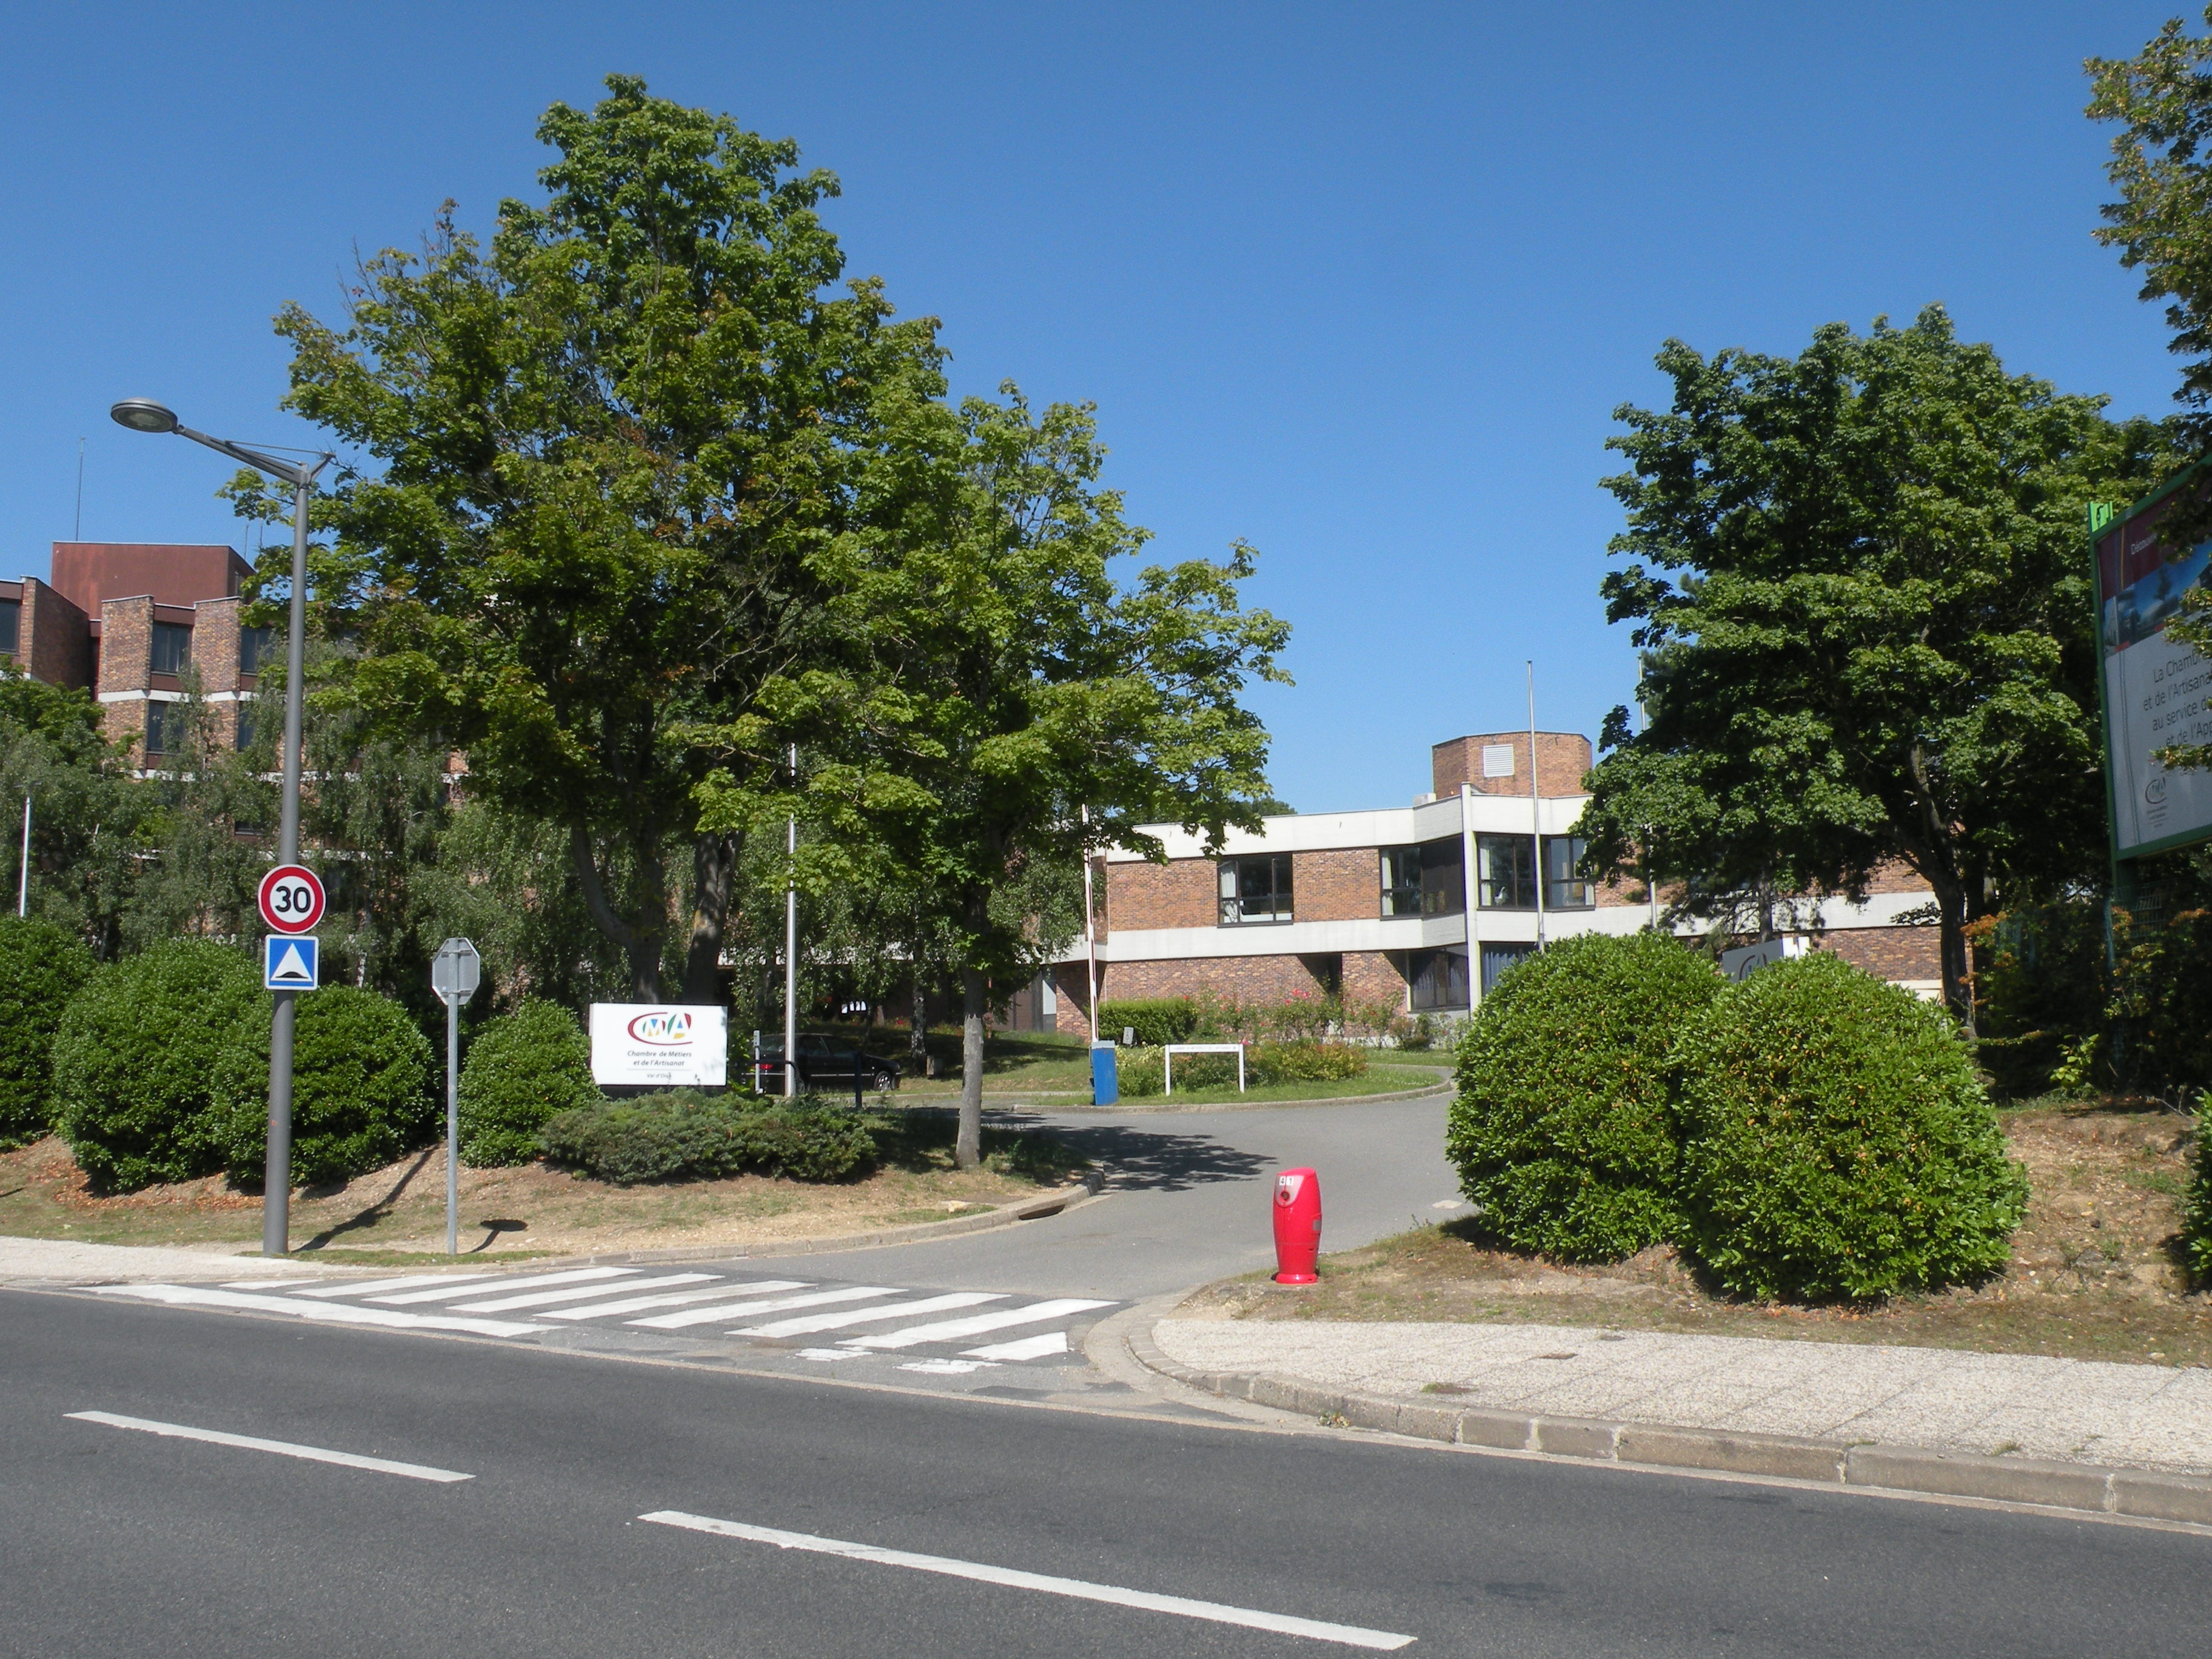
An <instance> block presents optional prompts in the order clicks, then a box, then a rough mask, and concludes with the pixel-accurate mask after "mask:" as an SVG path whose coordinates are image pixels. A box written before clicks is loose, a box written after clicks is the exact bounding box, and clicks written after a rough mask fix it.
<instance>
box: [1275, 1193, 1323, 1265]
mask: <svg viewBox="0 0 2212 1659" xmlns="http://www.w3.org/2000/svg"><path fill="white" fill-rule="evenodd" d="M1320 1255H1321V1176H1319V1175H1318V1174H1316V1172H1315V1171H1313V1170H1284V1171H1283V1172H1282V1173H1281V1174H1280V1175H1279V1176H1276V1177H1275V1268H1276V1272H1275V1283H1277V1284H1278V1285H1310V1284H1312V1283H1313V1282H1314V1279H1315V1277H1316V1275H1315V1273H1314V1262H1315V1261H1316V1258H1317V1257H1319V1256H1320Z"/></svg>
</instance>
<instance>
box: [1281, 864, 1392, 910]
mask: <svg viewBox="0 0 2212 1659" xmlns="http://www.w3.org/2000/svg"><path fill="white" fill-rule="evenodd" d="M1291 903H1292V905H1293V906H1294V907H1295V911H1296V915H1297V920H1298V921H1369V920H1370V919H1372V918H1374V917H1376V916H1379V915H1382V914H1383V860H1382V854H1381V853H1380V851H1379V850H1377V849H1376V848H1372V847H1347V848H1331V849H1329V850H1328V851H1326V852H1320V853H1293V854H1291Z"/></svg>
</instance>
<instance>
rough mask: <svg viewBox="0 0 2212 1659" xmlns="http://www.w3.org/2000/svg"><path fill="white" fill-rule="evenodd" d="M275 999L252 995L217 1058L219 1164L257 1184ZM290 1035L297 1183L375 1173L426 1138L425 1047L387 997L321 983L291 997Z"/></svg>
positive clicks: (431, 1112) (428, 1062)
mask: <svg viewBox="0 0 2212 1659" xmlns="http://www.w3.org/2000/svg"><path fill="white" fill-rule="evenodd" d="M273 1008H274V1004H273V1002H272V1001H271V1000H269V999H266V998H257V999H256V1000H255V1003H254V1006H252V1007H250V1008H248V1009H247V1010H246V1012H244V1013H243V1014H241V1015H240V1017H239V1018H238V1019H237V1020H236V1022H235V1023H234V1024H233V1025H232V1026H231V1029H230V1032H229V1036H228V1040H227V1041H226V1042H225V1043H224V1046H223V1051H222V1058H221V1060H220V1061H219V1062H218V1064H217V1067H216V1081H215V1091H214V1092H215V1102H216V1109H217V1110H218V1112H219V1113H220V1114H221V1116H222V1137H223V1167H224V1168H225V1169H226V1170H228V1171H229V1173H230V1178H231V1179H232V1180H233V1181H235V1182H240V1183H241V1184H245V1185H249V1186H258V1185H259V1184H261V1182H262V1178H263V1176H264V1173H265V1171H264V1167H263V1165H264V1158H265V1154H266V1152H267V1149H268V1139H269V1028H270V1017H271V1014H272V1012H273ZM298 1009H299V1012H298V1017H297V1019H296V1021H295V1025H294V1029H293V1034H292V1162H291V1179H292V1184H293V1185H294V1186H295V1187H316V1186H322V1185H325V1184H326V1183H329V1182H342V1181H347V1180H349V1179H351V1178H352V1177H353V1176H357V1175H366V1174H368V1171H370V1170H376V1169H381V1168H382V1167H383V1166H384V1165H385V1164H389V1163H391V1162H392V1159H394V1158H398V1156H399V1155H400V1154H401V1153H402V1152H405V1151H406V1150H407V1149H408V1148H409V1147H410V1146H420V1145H421V1144H422V1142H423V1141H424V1140H426V1139H429V1138H430V1136H431V1134H432V1133H433V1132H434V1130H435V1125H436V1121H437V1107H436V1102H435V1097H433V1096H432V1094H431V1092H430V1079H431V1066H432V1063H433V1059H434V1057H433V1054H432V1053H431V1048H430V1044H429V1042H428V1039H427V1038H425V1037H424V1036H423V1035H422V1030H420V1029H419V1028H418V1027H417V1026H416V1024H415V1022H414V1021H413V1020H412V1019H410V1018H408V1016H407V1012H406V1010H404V1008H402V1007H401V1006H399V1005H398V1003H396V1002H394V1001H392V1000H391V999H390V998H388V997H381V996H379V995H377V994H376V993H375V992H374V991H364V990H359V989H356V987H353V986H350V985H331V986H326V987H324V988H323V989H322V990H319V991H310V992H308V993H307V994H306V995H304V996H302V997H301V998H300V999H299V1000H298Z"/></svg>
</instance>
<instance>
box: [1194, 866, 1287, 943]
mask: <svg viewBox="0 0 2212 1659" xmlns="http://www.w3.org/2000/svg"><path fill="white" fill-rule="evenodd" d="M1257 864H1266V865H1267V866H1268V871H1267V879H1268V890H1267V904H1268V909H1267V915H1247V914H1246V913H1245V907H1246V903H1247V899H1246V896H1245V880H1244V871H1245V867H1246V866H1249V865H1257ZM1214 870H1215V878H1214V893H1215V898H1216V902H1217V903H1218V907H1219V908H1218V915H1219V918H1220V920H1219V922H1218V925H1219V926H1221V927H1282V926H1285V925H1286V924H1288V923H1289V922H1291V921H1295V920H1296V919H1297V915H1296V912H1297V889H1296V884H1295V880H1294V878H1293V874H1292V869H1291V855H1290V854H1288V853H1243V854H1238V855H1237V857H1235V858H1226V859H1223V860H1219V861H1218V863H1217V864H1216V865H1215V866H1214Z"/></svg>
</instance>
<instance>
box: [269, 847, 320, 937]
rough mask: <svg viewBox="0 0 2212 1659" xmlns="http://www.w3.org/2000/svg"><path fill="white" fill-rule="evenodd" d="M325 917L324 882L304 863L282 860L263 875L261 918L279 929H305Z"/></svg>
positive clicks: (283, 930) (282, 930)
mask: <svg viewBox="0 0 2212 1659" xmlns="http://www.w3.org/2000/svg"><path fill="white" fill-rule="evenodd" d="M322 919H323V884H322V883H321V881H320V880H319V879H318V878H316V875H315V872H313V871H312V870H310V869H307V867H306V866H302V865H297V864H280V865H278V866H276V868H275V869H274V870H271V871H270V872H269V873H268V874H267V875H265V876H264V877H262V878H261V920H262V921H265V922H267V923H268V924H269V925H270V927H273V928H275V929H276V931H277V932H278V933H307V932H310V931H311V930H313V927H314V926H315V924H316V923H317V922H319V921H321V920H322Z"/></svg>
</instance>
